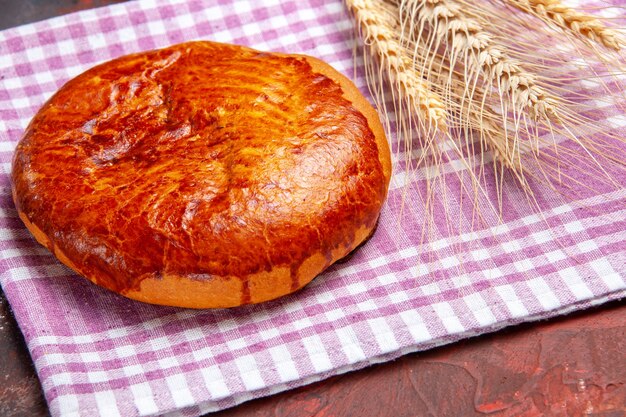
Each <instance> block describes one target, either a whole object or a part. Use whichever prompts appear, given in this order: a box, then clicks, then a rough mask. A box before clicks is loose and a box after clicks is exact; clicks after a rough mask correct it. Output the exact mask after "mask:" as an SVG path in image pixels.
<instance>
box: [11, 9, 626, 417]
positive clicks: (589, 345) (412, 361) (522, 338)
mask: <svg viewBox="0 0 626 417" xmlns="http://www.w3.org/2000/svg"><path fill="white" fill-rule="evenodd" d="M118 2H120V0H56V1H53V0H0V10H1V11H2V13H0V29H2V28H7V27H12V26H16V25H19V24H23V23H28V22H32V21H36V20H41V19H45V18H47V17H51V16H56V15H59V14H63V13H69V12H72V11H76V10H81V9H86V8H90V7H97V6H102V5H105V4H111V3H118ZM0 358H1V359H0V417H2V416H4V417H18V416H33V417H37V416H45V415H47V414H48V411H47V407H46V405H45V401H44V399H43V396H42V393H41V387H40V385H39V382H38V380H37V377H36V375H35V372H34V369H33V365H32V362H31V360H30V357H29V355H28V352H27V350H26V346H25V345H24V339H23V337H22V335H21V333H20V331H19V329H18V328H17V325H16V324H15V320H14V319H13V317H12V315H11V312H10V309H9V307H8V305H7V303H6V300H5V299H4V297H3V296H2V294H1V293H0ZM213 415H214V416H224V417H226V416H230V417H235V416H241V417H243V416H257V417H261V416H267V417H269V416H277V417H278V416H280V417H288V416H290V417H305V416H307V417H308V416H320V417H321V416H325V417H330V416H333V417H335V416H336V417H347V416H355V417H356V416H359V417H361V416H364V417H370V416H372V417H374V416H394V417H404V416H407V417H408V416H432V417H440V416H441V417H457V416H458V417H472V416H494V417H513V416H515V417H517V416H519V417H522V416H523V417H535V416H536V417H539V416H563V417H566V416H567V417H583V416H593V417H626V302H624V301H621V302H613V303H611V304H607V305H605V306H603V307H601V308H596V309H593V310H590V311H587V312H581V313H577V314H573V315H571V316H569V317H566V318H560V319H555V320H552V321H550V322H544V323H535V324H527V325H522V326H517V327H515V328H510V329H505V330H503V331H500V332H498V333H495V334H492V335H485V336H481V337H477V338H474V339H470V340H466V341H462V342H458V343H455V344H453V345H450V346H447V347H442V348H439V349H433V350H431V351H428V352H424V353H419V354H412V355H407V356H405V357H403V358H401V359H399V360H397V361H394V362H390V363H386V364H382V365H377V366H372V367H369V368H367V369H364V370H361V371H357V372H352V373H349V374H346V375H341V376H338V377H334V378H330V379H328V380H325V381H322V382H318V383H316V384H312V385H309V386H306V387H303V388H300V389H296V390H293V391H289V392H285V393H282V394H278V395H274V396H272V397H268V398H262V399H259V400H255V401H251V402H248V403H245V404H242V405H241V406H239V407H235V408H233V409H230V410H225V411H223V412H220V413H216V414H213Z"/></svg>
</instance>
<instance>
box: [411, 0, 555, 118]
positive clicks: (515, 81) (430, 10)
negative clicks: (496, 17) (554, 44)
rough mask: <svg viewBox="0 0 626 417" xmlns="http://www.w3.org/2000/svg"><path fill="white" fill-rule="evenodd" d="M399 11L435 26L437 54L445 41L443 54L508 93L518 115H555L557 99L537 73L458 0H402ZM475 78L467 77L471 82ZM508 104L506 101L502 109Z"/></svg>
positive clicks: (431, 26) (434, 46) (420, 21)
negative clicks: (516, 58)
mask: <svg viewBox="0 0 626 417" xmlns="http://www.w3.org/2000/svg"><path fill="white" fill-rule="evenodd" d="M400 10H401V12H402V13H403V14H404V16H405V17H404V18H405V19H415V20H416V21H418V22H419V23H420V25H421V26H428V27H430V28H432V35H431V36H434V42H433V41H432V40H431V41H430V42H431V43H433V46H432V47H431V50H432V51H433V53H434V54H436V53H441V52H440V50H441V48H440V44H441V43H444V42H445V43H446V44H447V46H448V47H447V49H445V50H444V53H445V54H447V55H448V56H449V57H450V58H451V62H452V64H451V66H452V67H454V65H455V63H456V62H457V61H460V62H461V63H463V64H464V65H465V66H466V68H467V71H468V72H469V74H471V75H473V77H476V76H478V75H482V76H483V79H484V82H485V83H486V90H489V88H490V87H491V86H494V87H495V88H496V89H497V91H498V93H499V94H500V95H506V96H508V97H509V98H510V101H511V104H512V109H513V110H514V111H516V112H517V113H518V114H522V113H524V112H528V113H529V114H530V116H531V117H532V118H533V119H547V118H549V117H554V116H555V114H556V103H557V100H556V98H555V97H553V96H552V95H550V94H549V93H547V92H546V91H545V90H544V89H542V88H541V87H540V86H539V85H537V83H536V76H535V75H534V74H532V73H530V72H529V71H527V70H526V69H524V68H523V66H522V65H521V63H520V62H519V61H518V60H515V59H513V58H511V57H510V56H509V53H508V51H507V50H506V48H505V47H503V46H502V45H499V44H498V43H497V42H496V41H495V40H494V38H493V36H492V35H491V34H490V33H488V32H487V31H485V30H484V29H483V27H482V25H481V24H480V23H479V22H478V21H477V20H475V19H472V18H471V17H468V16H467V15H466V14H465V13H464V11H463V9H462V8H461V7H460V6H459V5H458V4H457V3H456V2H455V1H451V0H418V1H414V0H403V1H402V2H401V4H400ZM416 32H418V31H412V33H410V35H412V36H417V37H420V36H422V34H421V31H420V33H416ZM469 74H468V75H469ZM473 77H466V78H467V79H468V82H469V81H471V79H472V78H473ZM469 99H471V97H469ZM507 104H508V103H503V109H502V111H503V112H505V111H506V110H507V107H508V106H507Z"/></svg>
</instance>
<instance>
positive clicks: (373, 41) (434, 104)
mask: <svg viewBox="0 0 626 417" xmlns="http://www.w3.org/2000/svg"><path fill="white" fill-rule="evenodd" d="M345 3H346V5H347V7H348V9H349V10H350V11H351V12H352V14H353V15H354V18H355V20H356V21H357V23H358V27H359V30H360V34H361V37H362V38H363V40H364V42H365V45H366V46H367V47H368V48H369V49H370V50H371V52H372V55H374V56H376V57H377V58H378V60H379V63H380V66H381V67H384V68H385V69H386V71H387V75H388V77H389V81H390V82H391V84H392V85H393V86H394V87H396V89H397V91H398V92H399V93H400V94H401V96H402V98H403V99H404V100H406V102H408V104H409V105H410V107H411V108H412V109H414V110H417V115H416V116H417V117H418V118H421V120H422V121H426V122H427V123H428V125H429V127H430V126H431V127H435V128H438V129H442V130H445V126H446V108H445V106H444V105H443V102H442V100H441V98H440V97H439V96H438V95H437V94H436V93H435V92H433V90H432V88H431V86H430V83H429V82H428V81H427V80H425V79H424V78H423V77H422V76H421V74H419V73H418V72H417V71H416V69H415V68H414V66H413V61H412V60H411V58H410V57H409V56H407V54H406V53H405V52H404V50H403V48H402V46H401V45H400V42H399V36H398V34H397V33H396V32H395V31H394V30H393V26H391V25H390V22H388V21H387V19H385V16H384V14H381V13H380V12H379V10H377V8H376V5H375V4H374V3H373V2H372V1H371V0H346V1H345Z"/></svg>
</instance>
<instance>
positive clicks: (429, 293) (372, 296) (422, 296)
mask: <svg viewBox="0 0 626 417" xmlns="http://www.w3.org/2000/svg"><path fill="white" fill-rule="evenodd" d="M192 39H208V40H214V41H221V42H233V43H239V44H244V45H248V46H252V47H255V48H257V49H263V50H275V51H283V52H294V53H305V54H309V55H313V56H316V57H319V58H321V59H323V60H325V61H327V62H329V63H330V64H331V65H333V66H334V67H335V68H337V69H338V70H339V71H341V72H343V73H344V74H346V75H347V76H349V77H350V78H354V75H355V74H356V79H355V80H354V81H355V83H356V84H357V86H358V87H360V88H361V90H362V91H363V92H364V93H365V94H367V87H366V85H365V80H364V71H363V63H362V61H360V60H356V61H355V60H354V59H353V56H352V50H353V46H354V43H355V42H356V40H355V37H354V26H353V23H352V21H351V19H350V17H349V15H348V13H347V12H346V10H345V8H344V6H343V4H342V2H341V1H339V0H304V1H279V0H272V1H264V2H256V1H253V0H242V1H237V2H231V1H226V0H212V1H209V0H191V1H183V0H161V1H157V0H153V1H136V2H130V3H123V4H118V5H114V6H110V7H105V8H100V9H95V10H89V11H85V12H80V13H76V14H72V15H69V16H65V17H59V18H55V19H51V20H47V21H44V22H39V23H35V24H32V25H26V26H21V27H18V28H14V29H9V30H6V31H3V32H0V57H1V58H0V164H1V165H0V168H1V173H0V181H1V188H0V222H1V231H0V283H1V284H2V288H3V290H4V292H5V294H6V296H7V299H8V300H9V302H10V304H11V306H12V308H13V311H14V313H15V316H16V319H17V321H18V323H19V326H20V328H21V330H22V332H23V334H24V337H25V339H26V342H27V345H28V349H29V350H30V353H31V355H32V358H33V360H34V362H35V366H36V368H37V372H38V375H39V378H40V379H41V382H42V386H43V389H44V391H45V395H46V399H47V401H48V404H49V406H50V412H51V414H52V415H53V416H78V415H86V416H97V415H102V416H115V415H121V416H139V415H144V416H147V415H161V414H166V413H170V412H176V411H178V412H180V413H181V415H190V416H191V415H199V414H202V413H205V412H209V411H214V410H219V409H223V408H226V407H230V406H233V405H235V404H238V403H241V402H243V401H246V400H250V399H252V398H256V397H260V396H266V395H270V394H272V393H276V392H279V391H283V390H286V389H290V388H293V387H297V386H300V385H303V384H307V383H311V382H313V381H316V380H319V379H322V378H326V377H329V376H332V375H336V374H339V373H343V372H347V371H350V370H354V369H358V368H362V367H364V366H367V365H369V364H372V363H377V362H383V361H388V360H391V359H394V358H396V357H398V356H400V355H403V354H406V353H409V352H414V351H418V350H424V349H428V348H431V347H434V346H437V345H441V344H445V343H449V342H452V341H455V340H458V339H461V338H465V337H469V336H473V335H476V334H480V333H485V332H488V331H494V330H496V329H498V328H501V327H503V326H507V325H511V324H515V323H520V322H524V321H530V320H537V319H542V318H547V317H551V316H555V315H558V314H564V313H567V312H570V311H574V310H577V309H582V308H585V307H588V306H590V305H595V304H599V303H602V302H605V301H608V300H611V299H617V298H621V297H624V295H626V266H625V265H626V236H625V235H626V233H625V232H624V231H625V230H626V204H625V203H626V189H625V188H626V187H624V185H625V184H626V182H625V181H626V179H625V178H618V180H619V181H621V187H620V188H615V187H613V188H609V187H606V186H602V185H601V184H599V185H597V186H596V185H595V184H594V185H593V187H591V189H587V188H586V189H584V190H579V191H580V192H579V193H577V196H579V197H578V201H576V202H575V203H574V202H572V201H569V200H567V199H565V198H563V197H561V196H559V195H556V194H550V193H548V194H545V195H540V196H539V198H538V204H539V205H540V207H541V210H542V215H543V218H542V216H538V215H536V214H533V213H532V212H531V211H529V209H528V206H527V205H525V204H523V203H521V201H522V200H524V197H523V193H522V192H521V191H520V190H517V192H516V190H515V189H514V188H513V187H512V188H511V190H509V191H508V192H507V195H506V196H505V198H504V200H503V205H504V207H505V216H504V221H503V222H502V223H500V224H498V223H497V221H495V220H494V219H491V221H492V223H491V224H493V226H491V227H488V228H482V229H477V230H474V231H467V233H465V232H464V233H461V234H456V235H450V234H447V233H446V231H445V226H444V225H443V223H442V219H441V218H436V219H435V220H436V224H437V225H438V226H439V230H438V231H436V233H435V235H434V236H432V237H430V238H429V240H428V241H426V242H420V240H421V236H420V232H419V231H420V230H421V227H422V219H423V217H424V216H425V215H426V213H424V209H423V207H421V206H420V205H419V204H409V205H408V206H406V205H405V206H404V208H402V204H401V203H402V194H403V192H404V191H405V190H406V189H405V187H404V185H403V178H406V176H405V175H403V174H404V173H403V171H402V169H401V168H400V167H399V165H398V166H397V167H396V170H395V172H394V179H393V180H392V184H391V189H390V195H389V200H388V202H387V204H386V206H385V208H384V210H383V213H382V214H381V219H380V223H379V226H378V229H377V231H376V233H375V235H374V237H373V238H372V239H371V240H370V241H368V243H367V244H365V245H364V246H363V247H362V248H361V249H360V250H359V251H357V252H356V253H355V254H354V255H353V256H352V257H351V258H350V260H349V261H348V262H346V263H342V264H338V265H335V266H333V267H332V268H330V269H329V270H328V271H327V272H325V273H324V274H322V276H320V277H318V278H317V279H316V280H314V281H313V282H312V283H311V284H310V285H309V286H307V287H306V288H305V289H304V290H302V291H300V292H298V293H297V294H294V295H291V296H288V297H285V298H282V299H279V300H276V301H273V302H268V303H264V304H261V305H255V306H247V307H243V308H237V309H231V310H213V311H194V310H186V309H179V308H166V307H157V306H151V305H145V304H140V303H137V302H133V301H130V300H127V299H125V298H123V297H120V296H117V295H115V294H112V293H110V292H108V291H106V290H103V289H101V288H98V287H96V286H94V285H92V284H90V283H88V282H86V281H85V280H82V279H78V278H77V277H76V276H75V275H74V274H73V273H72V272H71V271H70V270H69V269H67V268H66V267H65V266H63V265H62V264H60V263H59V262H58V261H57V260H56V259H55V258H54V257H53V256H52V255H50V254H49V253H48V252H47V251H46V250H45V249H43V248H42V247H40V246H39V245H38V244H37V243H36V242H35V240H34V239H33V238H32V237H31V236H30V234H29V233H28V231H27V230H26V229H25V228H24V226H23V225H22V223H21V221H20V220H19V218H18V217H17V213H16V210H15V207H14V205H13V203H12V200H11V184H10V169H11V168H10V167H11V157H12V154H13V149H14V147H15V144H16V143H17V141H18V140H19V138H20V136H21V135H22V133H23V131H24V129H25V128H26V126H27V124H28V122H29V120H30V118H31V117H32V116H33V115H34V114H35V112H36V111H37V110H38V108H39V107H40V106H41V105H42V104H43V103H44V101H45V100H46V99H47V98H48V97H50V96H51V95H52V94H53V93H54V91H55V90H56V89H58V88H59V87H60V86H61V85H62V84H63V83H64V82H65V81H67V80H68V79H69V78H71V77H73V76H75V75H77V74H79V73H80V72H82V71H84V70H85V69H87V68H89V67H91V66H93V65H95V64H97V63H99V62H102V61H104V60H108V59H111V58H115V57H117V56H119V55H122V54H126V53H131V52H137V51H141V50H145V49H149V48H157V47H163V46H167V45H169V44H171V43H173V42H181V41H185V40H192ZM355 65H356V68H355ZM594 117H595V118H597V119H598V120H603V119H606V118H609V117H612V118H615V117H618V118H619V117H622V119H620V120H621V124H620V123H617V124H616V125H619V126H617V127H615V130H614V132H613V133H615V134H618V135H621V136H622V137H624V136H626V130H625V129H624V128H623V127H620V126H625V125H626V123H624V119H623V116H621V114H620V113H619V110H617V107H609V108H603V109H599V110H597V111H595V112H594ZM392 142H393V138H392ZM621 146H622V148H621V151H622V153H623V154H622V155H624V154H626V150H625V149H624V147H623V144H622V145H621ZM395 148H396V146H395V143H394V149H395ZM572 171H573V172H569V174H571V175H573V176H576V175H577V174H576V172H575V169H572ZM446 186H447V187H448V194H449V195H455V193H457V194H458V192H459V187H460V185H459V184H458V182H457V181H455V177H454V176H450V181H449V182H448V183H447V185H446ZM409 192H410V193H411V192H414V191H409ZM487 192H488V193H490V195H494V190H487ZM406 201H413V202H415V201H416V200H415V199H413V200H412V199H411V198H410V196H409V198H408V200H406ZM401 210H403V212H402V214H400V213H401ZM399 216H402V222H399V221H398V218H399ZM460 264H462V265H463V267H462V268H459V265H460Z"/></svg>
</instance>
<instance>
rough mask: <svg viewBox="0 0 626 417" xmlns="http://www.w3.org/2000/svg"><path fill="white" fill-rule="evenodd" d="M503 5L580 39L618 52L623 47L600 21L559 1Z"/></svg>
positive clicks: (519, 1)
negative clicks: (530, 15)
mask: <svg viewBox="0 0 626 417" xmlns="http://www.w3.org/2000/svg"><path fill="white" fill-rule="evenodd" d="M504 2H505V3H508V4H510V5H511V6H513V7H515V8H517V9H519V10H522V11H524V12H526V13H530V14H533V15H535V16H537V17H539V18H540V19H541V20H543V21H544V22H546V23H548V24H552V25H554V26H556V27H558V28H560V29H561V30H563V31H569V32H572V33H574V34H576V35H577V36H578V37H580V38H582V39H588V40H591V41H594V42H597V43H599V44H602V45H604V46H605V47H607V48H609V49H613V50H615V51H619V50H620V49H621V48H622V46H623V45H624V40H623V39H622V37H621V36H620V35H619V34H618V33H617V32H616V31H615V30H613V29H611V28H609V27H607V26H606V25H605V24H604V23H603V22H602V21H601V20H600V19H598V18H597V17H595V16H593V15H590V14H588V13H583V12H581V11H578V10H576V9H573V8H571V7H568V6H566V5H565V4H563V3H562V2H561V1H559V0H504Z"/></svg>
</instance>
